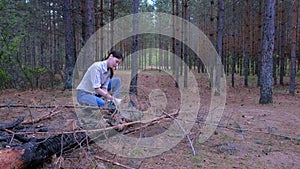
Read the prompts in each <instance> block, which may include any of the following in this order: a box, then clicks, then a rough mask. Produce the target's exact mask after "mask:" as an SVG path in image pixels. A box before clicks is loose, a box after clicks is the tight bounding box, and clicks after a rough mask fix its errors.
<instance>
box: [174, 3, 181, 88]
mask: <svg viewBox="0 0 300 169" xmlns="http://www.w3.org/2000/svg"><path fill="white" fill-rule="evenodd" d="M175 16H177V17H178V16H179V2H178V0H175ZM175 20H178V19H175ZM179 24H180V23H177V22H175V25H174V27H175V33H176V34H180V33H181V32H180V31H179V28H178V27H179ZM180 55H181V47H180V43H179V41H178V40H175V79H176V87H179V86H178V84H179V83H178V82H179V69H180V68H179V62H180V59H179V57H180Z"/></svg>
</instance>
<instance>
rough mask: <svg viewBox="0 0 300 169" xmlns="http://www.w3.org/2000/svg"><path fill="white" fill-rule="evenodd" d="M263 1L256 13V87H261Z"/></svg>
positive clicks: (260, 2)
mask: <svg viewBox="0 0 300 169" xmlns="http://www.w3.org/2000/svg"><path fill="white" fill-rule="evenodd" d="M263 7H264V5H263V1H259V12H258V19H259V20H258V30H257V37H258V40H257V47H258V48H257V68H256V69H257V86H258V87H260V86H261V78H262V76H261V72H262V56H263V55H262V51H261V45H262V43H263V42H262V39H261V37H262V34H261V32H263V30H262V22H263V14H262V12H263Z"/></svg>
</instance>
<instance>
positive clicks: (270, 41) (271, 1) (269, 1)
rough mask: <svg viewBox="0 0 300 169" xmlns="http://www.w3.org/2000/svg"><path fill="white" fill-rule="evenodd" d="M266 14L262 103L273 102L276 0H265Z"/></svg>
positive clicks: (261, 90)
mask: <svg viewBox="0 0 300 169" xmlns="http://www.w3.org/2000/svg"><path fill="white" fill-rule="evenodd" d="M264 2H265V14H264V22H263V23H264V24H263V25H264V26H263V44H262V64H263V66H262V74H261V75H262V78H261V80H262V81H261V82H262V83H261V84H262V85H261V88H260V99H259V103H260V104H268V103H272V102H273V91H272V85H273V82H272V68H273V63H272V61H273V51H274V35H275V25H274V21H275V20H274V18H275V0H265V1H264Z"/></svg>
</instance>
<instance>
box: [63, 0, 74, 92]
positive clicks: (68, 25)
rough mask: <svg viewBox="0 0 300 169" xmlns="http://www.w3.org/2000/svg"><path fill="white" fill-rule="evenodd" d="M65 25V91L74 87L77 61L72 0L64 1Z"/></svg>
mask: <svg viewBox="0 0 300 169" xmlns="http://www.w3.org/2000/svg"><path fill="white" fill-rule="evenodd" d="M64 25H65V46H66V48H65V51H66V54H65V59H66V67H65V73H66V79H65V85H64V87H65V89H71V88H72V86H73V70H74V66H75V61H76V51H75V50H76V49H75V37H74V30H73V26H72V17H71V3H70V0H64Z"/></svg>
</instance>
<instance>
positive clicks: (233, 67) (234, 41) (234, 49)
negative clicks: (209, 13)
mask: <svg viewBox="0 0 300 169" xmlns="http://www.w3.org/2000/svg"><path fill="white" fill-rule="evenodd" d="M235 4H236V0H234V1H233V7H232V15H233V17H232V23H233V24H232V25H235V15H236V12H235V10H236V9H235ZM232 41H233V42H232V63H231V86H232V87H234V86H235V84H234V80H235V79H234V74H235V64H236V55H237V52H236V48H235V45H236V29H235V28H233V30H232Z"/></svg>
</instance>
